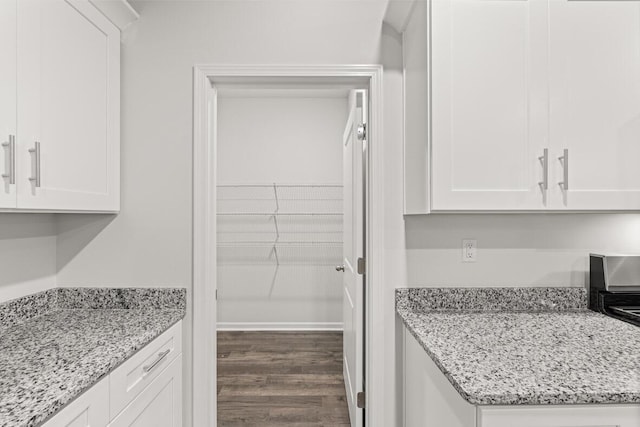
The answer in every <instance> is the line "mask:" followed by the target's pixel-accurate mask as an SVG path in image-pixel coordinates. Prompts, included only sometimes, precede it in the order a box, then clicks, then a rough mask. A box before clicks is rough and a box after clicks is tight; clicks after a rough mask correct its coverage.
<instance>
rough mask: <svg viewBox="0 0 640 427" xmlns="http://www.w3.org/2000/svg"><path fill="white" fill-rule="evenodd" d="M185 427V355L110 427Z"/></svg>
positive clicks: (141, 394)
mask: <svg viewBox="0 0 640 427" xmlns="http://www.w3.org/2000/svg"><path fill="white" fill-rule="evenodd" d="M180 426H182V355H180V356H178V358H176V359H175V360H174V361H173V362H171V363H170V364H169V366H167V368H166V369H165V370H164V371H162V373H161V374H160V375H159V376H158V377H156V379H154V380H153V382H152V383H151V384H149V386H148V387H147V388H146V389H144V391H142V393H140V395H138V397H136V398H135V399H134V400H133V402H131V403H130V404H129V406H127V407H126V408H125V409H124V410H123V411H122V412H121V413H120V415H118V416H117V417H116V418H115V419H114V420H113V421H112V422H111V424H109V427H180Z"/></svg>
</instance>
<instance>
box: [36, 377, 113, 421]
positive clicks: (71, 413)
mask: <svg viewBox="0 0 640 427" xmlns="http://www.w3.org/2000/svg"><path fill="white" fill-rule="evenodd" d="M108 422H109V378H104V379H102V380H101V381H100V382H99V383H98V384H96V385H94V386H93V387H91V388H90V389H89V390H87V391H85V392H84V393H82V394H81V395H80V396H79V397H78V398H77V399H76V400H74V401H72V402H71V403H70V404H69V405H67V407H65V408H64V409H62V410H61V411H60V412H58V413H57V414H56V415H54V416H53V418H51V419H50V420H49V421H47V422H46V423H44V424H43V426H42V427H104V426H106V425H107V423H108Z"/></svg>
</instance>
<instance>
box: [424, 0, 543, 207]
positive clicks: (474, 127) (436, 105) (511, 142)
mask: <svg viewBox="0 0 640 427" xmlns="http://www.w3.org/2000/svg"><path fill="white" fill-rule="evenodd" d="M431 13H432V19H431V22H432V34H431V37H432V43H431V47H432V51H431V84H432V88H431V91H432V92H431V96H432V97H431V119H432V122H431V123H432V138H433V145H432V156H433V161H432V163H431V166H432V177H433V184H434V185H433V187H432V195H431V202H432V209H433V210H445V211H446V210H492V209H540V208H543V207H544V205H543V203H542V202H543V200H542V196H543V193H542V191H541V189H540V187H539V186H538V181H541V178H542V168H541V167H540V165H539V163H538V162H537V156H540V155H542V153H543V149H544V147H545V146H546V139H547V132H546V129H547V115H546V110H545V108H546V105H547V90H546V81H545V76H544V70H545V69H546V64H547V49H546V39H545V37H544V36H545V34H546V32H547V31H546V29H547V27H546V22H547V18H546V7H545V3H544V2H541V1H535V0H530V1H516V0H506V1H505V0H483V1H478V0H434V1H433V3H432V9H431Z"/></svg>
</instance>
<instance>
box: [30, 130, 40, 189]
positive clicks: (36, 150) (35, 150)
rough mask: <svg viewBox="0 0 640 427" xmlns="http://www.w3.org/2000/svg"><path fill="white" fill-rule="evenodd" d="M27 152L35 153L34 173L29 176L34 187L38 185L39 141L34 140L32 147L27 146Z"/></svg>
mask: <svg viewBox="0 0 640 427" xmlns="http://www.w3.org/2000/svg"><path fill="white" fill-rule="evenodd" d="M29 153H31V154H32V155H35V174H34V175H33V176H32V177H30V178H29V181H31V182H32V183H34V185H35V186H36V187H40V143H39V142H37V141H36V143H35V145H34V147H33V148H29Z"/></svg>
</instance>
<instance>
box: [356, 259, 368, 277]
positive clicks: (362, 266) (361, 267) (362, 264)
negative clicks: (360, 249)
mask: <svg viewBox="0 0 640 427" xmlns="http://www.w3.org/2000/svg"><path fill="white" fill-rule="evenodd" d="M366 272H367V260H366V259H364V258H358V274H365V273H366Z"/></svg>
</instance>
